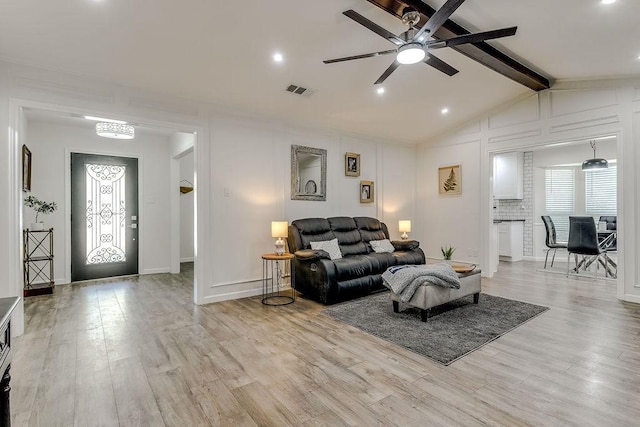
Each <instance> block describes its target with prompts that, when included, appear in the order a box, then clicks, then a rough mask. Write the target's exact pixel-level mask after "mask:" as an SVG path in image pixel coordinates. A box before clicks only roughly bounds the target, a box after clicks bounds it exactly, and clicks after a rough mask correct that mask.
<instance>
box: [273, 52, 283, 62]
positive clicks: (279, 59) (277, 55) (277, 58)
mask: <svg viewBox="0 0 640 427" xmlns="http://www.w3.org/2000/svg"><path fill="white" fill-rule="evenodd" d="M273 60H274V61H276V62H282V61H283V60H284V57H283V56H282V54H281V53H274V54H273Z"/></svg>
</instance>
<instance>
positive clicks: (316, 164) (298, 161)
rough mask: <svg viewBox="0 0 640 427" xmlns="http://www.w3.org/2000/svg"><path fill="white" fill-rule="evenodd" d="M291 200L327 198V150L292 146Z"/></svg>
mask: <svg viewBox="0 0 640 427" xmlns="http://www.w3.org/2000/svg"><path fill="white" fill-rule="evenodd" d="M291 200H319V201H324V200H327V150H324V149H322V148H311V147H304V146H302V145H292V146H291Z"/></svg>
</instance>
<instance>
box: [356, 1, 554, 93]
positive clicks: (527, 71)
mask: <svg viewBox="0 0 640 427" xmlns="http://www.w3.org/2000/svg"><path fill="white" fill-rule="evenodd" d="M367 1H368V2H369V3H371V4H373V5H375V6H377V7H379V8H380V9H382V10H384V11H386V12H388V13H390V14H391V15H394V16H396V17H398V18H400V17H401V16H402V10H403V9H404V8H405V7H407V6H411V7H412V8H414V9H415V10H417V11H418V12H420V14H421V15H422V16H421V19H420V23H419V24H418V26H420V27H422V25H424V24H425V23H426V22H427V20H428V19H429V18H430V17H431V16H432V15H433V14H434V13H435V12H436V10H435V9H433V8H432V7H431V6H429V5H427V4H425V3H423V2H422V1H421V0H402V1H400V0H367ZM469 33H470V31H469V30H467V29H466V28H464V27H462V26H460V25H458V24H456V23H455V22H453V21H452V20H451V19H448V20H447V21H446V22H445V23H444V24H443V25H442V27H440V29H439V30H438V31H436V33H435V34H434V35H433V37H434V38H435V39H446V38H450V37H455V36H461V35H464V34H469ZM451 49H455V50H456V51H458V52H460V53H461V54H463V55H465V56H466V57H468V58H471V59H473V60H474V61H476V62H479V63H480V64H482V65H484V66H486V67H488V68H490V69H492V70H494V71H495V72H497V73H500V74H502V75H503V76H505V77H507V78H509V79H511V80H513V81H516V82H518V83H520V84H522V85H524V86H526V87H528V88H530V89H533V90H535V91H540V90H544V89H549V88H550V87H551V84H552V82H551V81H550V79H549V78H547V77H545V76H543V75H541V74H540V73H538V72H536V71H534V70H532V69H531V68H529V67H527V66H526V65H524V64H522V63H520V62H519V61H517V60H515V59H513V58H512V57H510V56H508V55H507V54H505V53H503V52H501V51H500V50H498V49H496V48H495V47H493V46H491V45H489V44H488V43H486V42H480V43H473V44H471V43H469V44H463V45H459V46H455V47H452V48H451Z"/></svg>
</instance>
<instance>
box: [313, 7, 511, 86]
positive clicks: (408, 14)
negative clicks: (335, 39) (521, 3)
mask: <svg viewBox="0 0 640 427" xmlns="http://www.w3.org/2000/svg"><path fill="white" fill-rule="evenodd" d="M464 2H465V0H447V2H446V3H445V4H444V5H442V7H441V8H440V9H438V10H437V11H436V12H435V13H434V14H433V15H432V16H431V18H429V20H428V21H427V22H426V23H425V24H424V25H423V26H422V28H420V29H417V28H415V25H416V24H417V23H418V22H420V12H418V11H416V10H415V9H413V8H412V7H405V8H404V10H403V12H402V22H403V23H404V24H405V25H408V26H409V29H408V30H407V31H405V32H404V33H402V34H400V35H399V36H396V35H395V34H393V33H392V32H390V31H387V30H385V29H384V28H382V27H381V26H379V25H378V24H376V23H375V22H373V21H370V20H369V19H367V18H365V17H364V16H362V15H360V14H359V13H358V12H356V11H354V10H351V9H350V10H346V11H344V12H342V14H343V15H345V16H346V17H348V18H351V19H353V20H354V21H356V22H357V23H358V24H360V25H362V26H364V27H366V28H368V29H369V30H371V31H373V32H374V33H376V34H378V35H379V36H381V37H384V38H385V39H387V40H389V41H390V42H391V43H393V44H395V45H396V48H395V49H389V50H383V51H380V52H373V53H365V54H362V55H354V56H347V57H344V58H336V59H329V60H326V61H323V62H324V63H325V64H333V63H336V62H344V61H351V60H354V59H362V58H372V57H374V56H381V55H389V54H392V53H395V54H396V59H395V61H393V63H392V64H391V65H390V66H389V68H387V69H386V70H385V72H384V73H382V75H381V76H380V78H378V80H376V82H375V83H374V84H376V85H377V84H380V83H382V82H384V81H385V80H386V79H387V77H389V76H390V75H391V73H393V72H394V71H395V70H396V69H397V68H398V67H399V66H400V65H406V64H416V63H418V62H421V61H422V62H424V63H425V64H427V65H430V66H432V67H433V68H435V69H437V70H439V71H441V72H443V73H445V74H446V75H448V76H453V75H454V74H456V73H457V72H458V70H456V69H455V68H453V67H452V66H451V65H449V64H447V63H446V62H444V61H442V60H440V59H438V58H437V57H435V56H433V54H432V53H431V52H430V51H431V50H433V49H441V48H443V47H453V46H458V45H461V44H465V43H479V42H482V41H485V40H491V39H497V38H501V37H508V36H512V35H514V34H515V33H516V31H517V29H518V27H509V28H502V29H500V30H493V31H484V32H481V33H473V34H464V35H461V36H456V37H451V38H448V39H440V40H431V37H433V35H434V34H435V33H436V31H438V29H439V28H440V27H441V26H442V25H443V24H444V23H445V22H446V21H447V19H449V17H450V16H451V15H452V14H453V12H455V10H456V9H457V8H458V7H460V5H461V4H462V3H464Z"/></svg>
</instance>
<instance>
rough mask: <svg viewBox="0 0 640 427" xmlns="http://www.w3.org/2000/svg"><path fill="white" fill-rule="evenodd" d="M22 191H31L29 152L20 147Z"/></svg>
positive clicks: (25, 148) (24, 147)
mask: <svg viewBox="0 0 640 427" xmlns="http://www.w3.org/2000/svg"><path fill="white" fill-rule="evenodd" d="M22 191H31V150H29V149H28V148H27V146H26V145H23V146H22Z"/></svg>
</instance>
